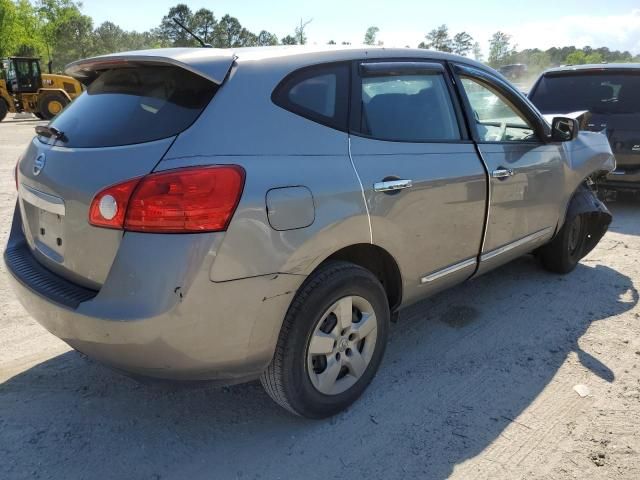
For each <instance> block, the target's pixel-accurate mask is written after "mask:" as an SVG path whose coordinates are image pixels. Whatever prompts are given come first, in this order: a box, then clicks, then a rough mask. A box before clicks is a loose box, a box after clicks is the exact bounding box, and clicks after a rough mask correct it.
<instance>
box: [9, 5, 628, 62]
mask: <svg viewBox="0 0 640 480" xmlns="http://www.w3.org/2000/svg"><path fill="white" fill-rule="evenodd" d="M81 7H82V4H81V3H80V2H77V1H75V0H36V1H34V2H32V1H29V0H0V58H3V57H7V56H11V55H22V56H39V57H42V58H43V59H44V60H45V61H51V65H52V68H53V70H54V71H62V69H63V68H64V66H65V65H66V64H67V63H69V62H72V61H74V60H77V59H79V58H86V57H90V56H94V55H101V54H105V53H113V52H119V51H126V50H141V49H147V48H162V47H196V46H199V44H198V42H197V41H196V40H195V39H194V38H193V37H192V36H190V35H189V34H188V33H187V32H185V31H184V30H183V29H182V28H180V27H179V26H178V25H177V24H176V23H175V22H174V21H173V19H174V18H176V19H178V21H180V23H182V24H183V25H185V26H186V27H187V28H189V29H190V30H191V31H193V32H194V33H195V34H196V35H198V36H199V37H200V38H201V39H202V40H203V41H204V42H205V43H207V44H210V45H211V46H213V47H220V48H230V47H248V46H267V45H295V44H305V43H307V34H306V31H307V27H308V25H309V24H310V23H311V22H312V20H313V19H300V22H299V23H298V24H296V25H295V26H294V28H293V29H292V31H291V32H290V33H289V34H287V35H285V36H283V37H280V38H279V37H278V36H277V35H276V34H275V33H272V32H270V31H268V30H261V31H259V32H257V33H256V32H252V31H250V30H249V29H247V28H245V27H243V26H242V24H241V23H240V21H239V20H238V19H237V18H236V17H233V16H231V15H229V14H225V15H223V16H221V17H220V18H218V17H216V15H215V14H214V12H213V11H211V10H209V9H207V8H200V9H198V10H195V11H194V10H192V9H191V8H190V7H189V6H188V5H186V4H178V5H175V6H174V7H171V8H170V9H169V11H168V12H167V14H166V15H165V16H164V17H163V18H162V20H161V21H160V23H159V25H158V26H157V27H155V28H152V29H150V30H148V31H145V32H137V31H126V30H123V29H122V28H120V27H119V26H118V25H116V24H114V23H113V22H103V23H102V24H100V25H98V26H94V24H93V20H92V18H91V17H89V16H88V15H85V14H83V13H82V10H81ZM379 32H380V29H379V28H378V27H376V26H372V27H369V28H368V29H367V31H366V32H365V35H364V38H363V43H365V44H367V45H382V42H380V41H379V40H378V38H377V36H378V33H379ZM328 43H329V44H336V43H337V42H336V41H334V40H331V41H329V42H328ZM341 43H342V44H343V45H348V44H349V42H347V41H342V42H341ZM418 47H419V48H428V49H431V50H438V51H442V52H451V53H455V54H457V55H463V56H468V57H472V58H475V59H476V60H478V61H485V59H484V55H483V49H482V47H481V45H480V43H479V42H477V41H476V40H475V39H474V38H473V37H472V36H471V35H470V34H469V33H468V32H465V31H462V32H457V33H455V34H453V35H450V33H449V28H448V27H447V25H440V26H439V27H437V28H435V29H433V30H431V31H429V32H428V33H427V34H426V35H425V39H424V41H422V42H421V43H420V44H419V45H418ZM488 47H489V48H488V57H487V59H486V63H488V64H489V65H490V66H492V67H496V68H497V67H500V66H503V65H507V64H510V63H524V64H527V65H528V66H529V67H530V70H542V69H545V68H548V67H550V66H555V65H560V64H568V63H569V64H580V63H600V62H630V61H640V55H638V56H636V57H634V56H633V55H632V54H631V53H630V52H628V51H625V52H620V51H611V50H609V49H608V48H606V47H602V48H591V47H584V48H581V49H580V48H576V47H573V46H571V47H563V48H550V49H548V50H545V51H543V50H539V49H524V50H520V51H518V50H517V46H516V45H514V44H513V42H512V39H511V37H510V36H509V35H508V34H507V33H504V32H500V31H499V32H496V33H494V34H493V35H492V37H491V39H490V40H489V45H488Z"/></svg>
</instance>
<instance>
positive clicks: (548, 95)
mask: <svg viewBox="0 0 640 480" xmlns="http://www.w3.org/2000/svg"><path fill="white" fill-rule="evenodd" d="M530 99H531V101H532V102H533V103H534V105H536V106H537V107H538V109H539V110H540V111H541V112H543V113H569V112H576V111H580V110H589V111H590V112H593V113H640V73H600V72H598V73H581V74H571V75H546V76H544V77H542V79H541V80H540V83H538V85H537V86H536V88H535V90H534V91H533V92H532V93H531V95H530Z"/></svg>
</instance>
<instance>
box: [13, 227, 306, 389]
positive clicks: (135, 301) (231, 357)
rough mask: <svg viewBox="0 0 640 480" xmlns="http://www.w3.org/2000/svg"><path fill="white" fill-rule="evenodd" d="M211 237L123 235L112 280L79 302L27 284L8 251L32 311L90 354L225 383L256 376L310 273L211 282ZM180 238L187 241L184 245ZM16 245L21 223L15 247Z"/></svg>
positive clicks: (120, 364)
mask: <svg viewBox="0 0 640 480" xmlns="http://www.w3.org/2000/svg"><path fill="white" fill-rule="evenodd" d="M20 233H21V232H20ZM205 236H206V235H193V236H186V237H185V238H183V239H180V238H179V237H180V236H176V235H173V236H170V235H169V236H164V235H151V236H150V235H144V234H134V235H129V234H127V235H125V240H124V241H123V243H122V244H121V248H120V250H119V252H118V256H117V258H116V261H115V262H114V266H113V268H112V270H111V272H110V274H109V277H108V279H107V282H106V283H105V284H104V286H103V287H102V288H101V290H100V291H99V292H97V294H96V295H95V297H93V298H90V299H87V300H85V301H82V302H81V303H79V304H78V306H77V308H73V307H72V306H69V305H65V304H63V303H61V302H60V301H58V299H56V298H54V297H53V296H51V295H49V294H48V293H47V291H46V290H44V291H43V290H42V289H38V288H37V287H36V285H35V284H33V285H30V284H29V281H28V280H25V276H24V275H23V274H21V273H20V272H17V271H16V270H15V264H14V263H13V262H11V261H9V259H8V254H7V253H6V254H5V263H6V264H7V268H8V271H9V272H10V273H11V275H9V278H10V283H11V284H12V287H13V289H14V291H15V293H16V295H17V297H18V299H19V301H20V302H21V303H22V305H24V307H25V308H26V310H27V311H28V312H29V314H30V315H31V316H32V317H33V318H34V319H36V320H37V321H38V322H39V323H40V324H41V325H42V326H44V327H45V328H46V329H47V330H48V331H49V332H51V333H52V334H54V335H55V336H57V337H59V338H60V339H62V340H64V341H65V342H67V343H68V344H69V345H70V346H71V347H73V348H75V349H77V350H79V351H81V352H82V353H85V354H86V355H88V356H89V357H92V358H94V359H96V360H98V361H100V362H103V363H105V364H108V365H110V366H112V367H115V368H118V369H121V370H125V371H128V372H131V373H134V374H139V375H144V376H151V377H157V378H167V379H178V380H217V381H220V382H222V383H237V382H241V381H245V380H250V379H253V378H256V377H258V376H259V375H260V373H261V372H262V371H263V370H264V368H266V366H267V365H268V363H269V362H270V361H271V358H272V356H273V352H274V350H275V344H276V342H277V337H278V334H279V331H280V327H281V324H282V321H283V319H284V316H285V314H286V310H287V308H288V306H289V303H290V302H291V299H292V297H293V294H294V293H295V291H296V290H297V288H298V287H299V285H300V284H301V283H302V281H303V280H304V277H302V276H299V275H282V274H275V275H268V276H260V277H253V278H247V279H242V280H234V281H229V282H218V283H215V282H211V281H210V279H209V269H210V267H211V262H212V261H213V257H214V256H213V255H212V254H211V252H210V250H208V249H204V252H203V251H202V250H203V249H202V246H203V244H208V245H211V243H212V242H211V238H210V239H209V241H208V242H207V241H204V237H205ZM18 237H19V235H18ZM126 237H128V238H126ZM144 237H147V238H144ZM149 237H150V238H149ZM163 237H169V238H163ZM187 237H192V238H187ZM180 241H181V242H183V243H184V244H185V245H184V246H183V247H181V248H177V247H176V244H175V243H176V242H180ZM194 242H195V243H194ZM216 243H217V242H216V241H215V239H214V240H213V245H216ZM16 246H18V247H19V246H20V242H19V238H16V232H15V228H14V229H12V237H11V239H10V241H9V246H8V247H7V250H8V252H9V251H10V250H11V249H12V248H16ZM143 246H145V248H142V247H143ZM163 254H164V255H165V256H164V257H163V256H162V255H163ZM168 255H172V256H173V257H172V258H171V257H168ZM40 273H41V275H43V273H42V272H40ZM44 275H46V271H45V273H44ZM50 275H53V274H50ZM54 277H55V276H54ZM49 280H50V281H55V278H52V279H49ZM42 281H43V280H42V277H40V279H39V280H38V282H42Z"/></svg>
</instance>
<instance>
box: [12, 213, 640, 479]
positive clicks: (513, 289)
mask: <svg viewBox="0 0 640 480" xmlns="http://www.w3.org/2000/svg"><path fill="white" fill-rule="evenodd" d="M616 208H617V207H616ZM637 302H638V292H637V291H636V290H635V288H634V286H633V284H632V282H631V280H630V279H629V278H627V277H626V276H624V275H622V274H620V273H618V272H617V271H615V270H613V269H611V268H608V267H606V266H602V265H597V266H593V267H592V266H588V264H583V265H580V266H579V267H578V268H577V269H576V271H574V272H573V273H572V274H571V275H569V276H566V277H559V276H556V275H551V274H548V273H545V272H543V271H542V270H540V269H539V268H538V267H537V265H536V264H535V262H534V260H533V259H532V258H530V257H525V258H523V259H520V260H518V261H516V262H514V263H512V264H510V265H508V266H506V267H503V268H501V269H499V270H497V271H495V272H492V273H490V274H487V275H485V276H483V277H480V278H478V279H476V280H474V281H472V282H469V283H467V284H465V285H461V286H459V287H456V288H454V289H452V290H450V291H448V292H446V293H444V294H441V295H439V296H437V297H435V298H433V299H430V300H427V301H424V302H422V303H420V304H418V305H415V306H413V307H411V308H410V309H408V310H407V311H405V312H403V314H402V316H401V319H400V322H399V324H397V325H395V326H394V327H393V328H392V335H391V340H390V344H389V348H388V350H387V355H386V358H385V361H384V362H383V365H382V368H381V371H380V373H379V375H378V376H377V377H376V379H375V381H374V382H373V384H372V385H371V387H370V388H369V389H368V391H367V392H366V394H365V395H364V397H363V398H362V399H361V400H360V401H359V402H357V403H356V405H355V406H353V407H352V408H351V409H350V410H348V411H347V412H344V413H343V414H340V415H338V416H337V417H335V418H333V419H330V420H327V421H307V420H303V419H299V418H295V417H293V416H290V415H289V414H287V413H286V412H284V411H283V410H281V409H280V408H278V407H277V406H276V405H275V404H273V403H272V402H271V401H270V399H269V398H268V397H267V396H266V394H265V393H264V392H263V391H262V389H261V388H260V386H259V385H258V384H256V383H253V384H248V385H241V386H236V387H232V388H222V389H220V388H209V387H206V388H198V389H193V388H187V389H185V388H173V387H171V388H168V387H166V386H162V387H161V386H148V385H141V384H139V383H136V382H135V381H134V380H131V379H129V378H127V377H124V376H122V375H120V374H118V373H115V372H112V371H110V370H108V369H106V368H104V367H102V366H100V365H98V364H95V363H93V362H91V361H89V360H86V359H85V358H84V357H82V356H80V355H79V354H77V353H73V352H70V353H66V354H64V355H60V356H58V357H55V358H52V359H51V360H49V361H47V362H45V363H43V364H40V365H38V366H36V367H33V368H31V369H29V370H28V371H25V372H24V373H21V374H19V375H17V376H16V377H14V378H12V379H10V380H8V381H7V382H5V383H4V384H2V385H0V432H1V434H0V458H2V459H3V461H2V462H0V477H3V478H34V477H40V478H49V477H50V478H155V479H158V478H162V479H166V478H176V479H182V478H189V479H199V478H220V479H227V478H262V479H268V478H306V479H315V478H322V479H328V478H337V477H338V476H341V477H342V476H343V475H350V476H354V475H356V476H358V477H362V478H385V479H388V478H430V479H437V478H446V477H447V476H448V475H450V474H451V472H452V469H453V468H454V467H455V465H456V464H460V463H461V462H463V461H465V460H467V459H469V458H472V457H474V456H476V455H478V454H479V453H480V452H482V451H483V450H484V449H485V448H486V447H487V446H488V445H490V443H491V442H492V441H493V440H494V439H496V437H497V436H499V435H501V432H503V430H504V429H505V427H506V426H507V425H508V424H509V423H511V422H512V421H513V419H515V418H516V417H517V416H518V414H519V413H521V412H522V411H523V410H524V409H525V408H526V407H528V406H529V405H530V404H531V403H532V402H533V401H534V400H535V399H536V397H537V396H538V394H539V393H540V392H541V390H542V389H544V388H545V387H546V386H547V385H548V384H550V383H551V382H552V381H553V377H554V375H555V374H556V372H557V370H558V369H559V367H560V366H561V365H562V363H563V362H564V361H565V359H566V358H567V356H568V355H570V354H571V352H576V354H577V358H578V359H579V361H580V362H582V364H583V365H584V367H585V368H587V369H589V370H590V371H591V372H593V373H594V374H595V375H597V376H598V377H600V378H602V379H604V380H606V381H607V382H614V381H615V379H616V373H615V372H614V371H612V370H611V369H610V368H609V367H608V366H607V365H605V364H604V363H602V361H600V360H599V359H598V358H597V355H595V356H594V355H593V354H592V353H588V352H584V351H583V350H582V349H581V348H580V346H579V345H578V342H579V339H580V337H581V336H582V335H583V334H584V333H585V331H586V330H587V329H588V327H589V326H590V325H591V324H592V323H593V322H597V321H607V318H608V317H610V316H613V315H616V314H620V313H621V312H624V311H627V310H629V309H631V308H633V306H634V305H635V304H636V303H637ZM523 428H524V427H523Z"/></svg>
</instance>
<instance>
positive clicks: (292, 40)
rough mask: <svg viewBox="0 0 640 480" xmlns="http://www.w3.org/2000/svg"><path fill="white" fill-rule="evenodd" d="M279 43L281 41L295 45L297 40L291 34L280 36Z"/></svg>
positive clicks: (284, 43)
mask: <svg viewBox="0 0 640 480" xmlns="http://www.w3.org/2000/svg"><path fill="white" fill-rule="evenodd" d="M280 43H282V44H283V45H296V44H297V43H298V41H297V40H296V37H294V36H293V35H287V36H286V37H282V39H281V40H280Z"/></svg>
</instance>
